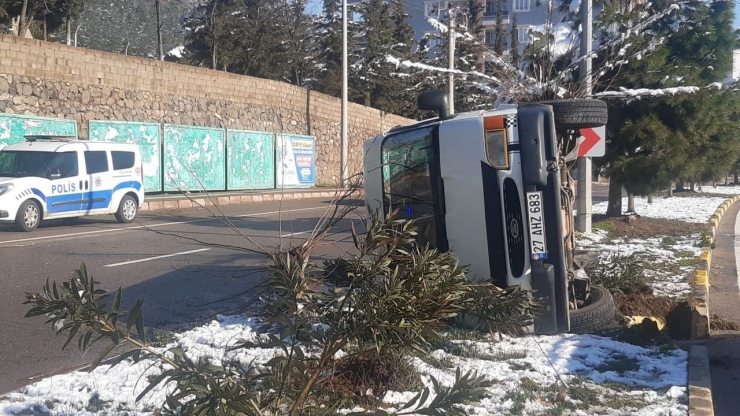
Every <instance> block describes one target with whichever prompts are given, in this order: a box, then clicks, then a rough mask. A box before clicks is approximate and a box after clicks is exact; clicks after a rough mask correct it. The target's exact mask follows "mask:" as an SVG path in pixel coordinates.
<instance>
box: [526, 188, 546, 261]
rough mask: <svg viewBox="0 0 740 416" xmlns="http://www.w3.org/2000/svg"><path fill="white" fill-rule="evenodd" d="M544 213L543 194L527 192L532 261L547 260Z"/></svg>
mask: <svg viewBox="0 0 740 416" xmlns="http://www.w3.org/2000/svg"><path fill="white" fill-rule="evenodd" d="M542 211H543V208H542V192H539V191H537V192H527V214H528V216H529V227H528V229H529V248H530V249H531V252H532V260H544V259H546V258H547V245H545V218H544V213H543V212H542Z"/></svg>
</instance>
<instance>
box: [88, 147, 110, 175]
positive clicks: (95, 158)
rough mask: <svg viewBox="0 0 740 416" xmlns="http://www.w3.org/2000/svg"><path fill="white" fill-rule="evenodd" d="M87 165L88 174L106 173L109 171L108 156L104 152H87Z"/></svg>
mask: <svg viewBox="0 0 740 416" xmlns="http://www.w3.org/2000/svg"><path fill="white" fill-rule="evenodd" d="M85 165H87V174H88V175H92V174H93V173H100V172H106V171H107V170H108V155H107V154H106V152H105V151H104V150H103V151H92V150H86V151H85Z"/></svg>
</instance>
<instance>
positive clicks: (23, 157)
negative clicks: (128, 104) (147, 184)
mask: <svg viewBox="0 0 740 416" xmlns="http://www.w3.org/2000/svg"><path fill="white" fill-rule="evenodd" d="M25 139H26V141H25V142H24V143H18V144H13V145H10V146H6V147H5V148H3V149H2V150H0V224H1V223H7V224H12V223H15V225H16V226H17V227H18V229H20V230H22V231H32V230H34V229H36V227H38V226H39V223H40V222H41V221H42V220H46V219H53V218H76V217H81V216H87V215H97V214H115V217H116V219H117V220H118V221H119V222H122V223H128V222H131V221H133V220H134V219H135V218H136V215H137V213H138V210H139V208H140V207H141V206H142V204H143V203H144V186H143V176H142V167H141V154H140V151H139V147H138V146H137V145H135V144H128V143H112V142H95V141H87V140H75V138H74V137H62V136H26V137H25Z"/></svg>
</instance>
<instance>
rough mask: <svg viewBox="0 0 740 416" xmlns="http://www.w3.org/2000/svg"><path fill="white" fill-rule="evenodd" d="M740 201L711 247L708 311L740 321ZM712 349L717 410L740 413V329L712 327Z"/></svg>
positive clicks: (722, 414) (727, 415)
mask: <svg viewBox="0 0 740 416" xmlns="http://www.w3.org/2000/svg"><path fill="white" fill-rule="evenodd" d="M739 211H740V203H735V204H733V205H732V206H730V208H729V209H728V210H727V211H726V212H725V214H724V215H723V217H722V220H721V221H720V223H719V227H718V228H717V234H716V237H715V244H716V248H715V249H714V250H712V270H711V273H710V277H709V284H710V288H709V299H710V302H709V314H710V317H711V316H714V315H718V316H719V317H721V318H723V319H725V320H727V321H730V322H734V323H735V324H738V325H740V288H738V275H737V263H736V258H735V257H736V256H735V245H736V244H737V243H736V241H737V240H738V236H737V235H735V222H736V219H737V215H738V212H739ZM705 345H706V347H707V348H708V350H709V362H710V371H711V379H712V381H711V383H712V399H713V402H714V414H715V415H717V416H738V415H740V394H738V393H739V392H740V387H739V386H740V331H719V330H715V329H712V332H711V337H710V338H709V340H707V341H706V342H705Z"/></svg>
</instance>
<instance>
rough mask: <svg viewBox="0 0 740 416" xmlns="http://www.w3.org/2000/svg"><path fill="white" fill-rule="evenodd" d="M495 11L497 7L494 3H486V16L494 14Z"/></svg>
mask: <svg viewBox="0 0 740 416" xmlns="http://www.w3.org/2000/svg"><path fill="white" fill-rule="evenodd" d="M497 9H498V7H497V6H496V2H495V1H487V2H486V14H487V15H491V14H496V11H497Z"/></svg>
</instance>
